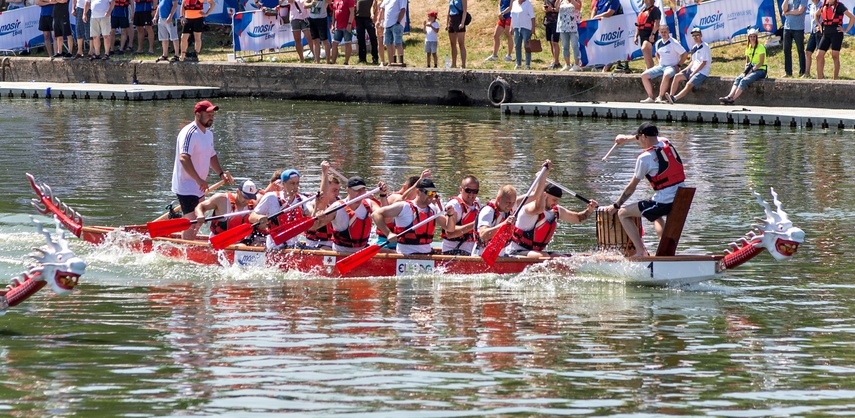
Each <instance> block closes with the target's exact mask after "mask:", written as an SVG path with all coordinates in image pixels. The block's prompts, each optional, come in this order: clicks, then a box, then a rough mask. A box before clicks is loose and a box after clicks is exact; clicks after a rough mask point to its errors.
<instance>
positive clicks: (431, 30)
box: [425, 11, 439, 68]
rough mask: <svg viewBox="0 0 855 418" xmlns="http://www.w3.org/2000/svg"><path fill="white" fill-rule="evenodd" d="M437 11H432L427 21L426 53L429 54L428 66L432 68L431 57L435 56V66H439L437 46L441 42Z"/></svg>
mask: <svg viewBox="0 0 855 418" xmlns="http://www.w3.org/2000/svg"><path fill="white" fill-rule="evenodd" d="M436 17H437V13H436V12H434V11H430V12H428V14H427V20H426V21H425V54H427V67H428V68H430V59H431V57H433V68H436V67H437V64H438V59H437V57H436V47H437V45H438V44H439V39H438V37H437V33H438V32H439V22H437V21H436Z"/></svg>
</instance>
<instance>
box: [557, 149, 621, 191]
mask: <svg viewBox="0 0 855 418" xmlns="http://www.w3.org/2000/svg"><path fill="white" fill-rule="evenodd" d="M617 146H618V144H617V142H615V144H614V145H612V149H610V150H609V152H607V153H606V155H605V156H604V157H603V161H605V160H606V158H609V155H612V151H614V150H615V148H617ZM553 184H555V183H553ZM556 186H558V185H557V184H556ZM558 187H561V186H558Z"/></svg>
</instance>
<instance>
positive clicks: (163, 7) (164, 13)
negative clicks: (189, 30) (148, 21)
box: [157, 0, 180, 19]
mask: <svg viewBox="0 0 855 418" xmlns="http://www.w3.org/2000/svg"><path fill="white" fill-rule="evenodd" d="M172 1H173V0H160V2H159V3H158V4H157V15H158V16H161V17H163V18H164V19H166V18H167V17H169V15H170V14H171V15H172V18H173V19H178V9H180V7H176V8H175V10H172Z"/></svg>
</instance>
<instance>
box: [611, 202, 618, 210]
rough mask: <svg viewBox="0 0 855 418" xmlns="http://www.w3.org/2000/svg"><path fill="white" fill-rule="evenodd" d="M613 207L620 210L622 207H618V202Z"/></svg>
mask: <svg viewBox="0 0 855 418" xmlns="http://www.w3.org/2000/svg"><path fill="white" fill-rule="evenodd" d="M612 206H614V207H615V209H620V205H618V204H617V202H615V204H614V205H612Z"/></svg>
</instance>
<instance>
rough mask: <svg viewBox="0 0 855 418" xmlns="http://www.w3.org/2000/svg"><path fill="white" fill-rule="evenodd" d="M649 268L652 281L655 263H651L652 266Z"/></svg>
mask: <svg viewBox="0 0 855 418" xmlns="http://www.w3.org/2000/svg"><path fill="white" fill-rule="evenodd" d="M647 268H649V269H650V278H651V279H652V278H653V262H652V261H651V262H650V264H648V265H647Z"/></svg>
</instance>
